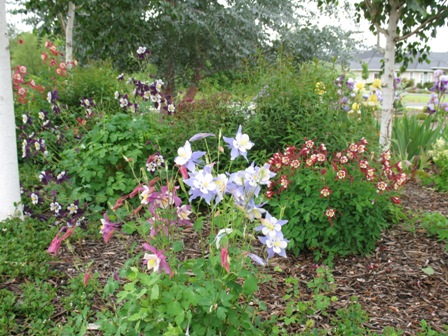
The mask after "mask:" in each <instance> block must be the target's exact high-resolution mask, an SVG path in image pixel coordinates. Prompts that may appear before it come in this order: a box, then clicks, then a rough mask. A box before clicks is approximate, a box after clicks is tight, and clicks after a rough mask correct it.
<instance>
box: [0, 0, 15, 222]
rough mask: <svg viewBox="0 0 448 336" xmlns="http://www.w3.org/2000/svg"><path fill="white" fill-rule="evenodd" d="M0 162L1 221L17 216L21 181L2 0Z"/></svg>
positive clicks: (1, 2)
mask: <svg viewBox="0 0 448 336" xmlns="http://www.w3.org/2000/svg"><path fill="white" fill-rule="evenodd" d="M0 162H1V165H0V181H2V191H1V192H0V221H1V220H4V219H6V218H8V217H10V216H13V215H18V214H19V215H20V213H17V209H16V206H15V203H19V202H20V183H19V166H18V161H17V145H16V126H15V118H14V103H13V95H12V78H11V61H10V55H9V40H8V27H7V24H6V2H5V0H0Z"/></svg>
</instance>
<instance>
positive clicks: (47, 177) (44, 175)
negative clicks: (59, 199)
mask: <svg viewBox="0 0 448 336" xmlns="http://www.w3.org/2000/svg"><path fill="white" fill-rule="evenodd" d="M52 178H53V175H52V174H51V172H50V171H49V170H44V171H43V172H41V173H40V174H39V180H40V181H41V182H42V184H43V185H47V184H48V183H49V182H51V179H52Z"/></svg>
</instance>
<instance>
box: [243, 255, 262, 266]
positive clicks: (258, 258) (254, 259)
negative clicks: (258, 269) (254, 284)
mask: <svg viewBox="0 0 448 336" xmlns="http://www.w3.org/2000/svg"><path fill="white" fill-rule="evenodd" d="M243 254H245V255H247V256H248V257H249V258H251V259H252V260H253V261H254V262H256V263H257V264H258V265H261V266H266V262H265V261H264V260H263V259H262V258H260V257H259V256H257V255H256V254H253V253H244V252H243Z"/></svg>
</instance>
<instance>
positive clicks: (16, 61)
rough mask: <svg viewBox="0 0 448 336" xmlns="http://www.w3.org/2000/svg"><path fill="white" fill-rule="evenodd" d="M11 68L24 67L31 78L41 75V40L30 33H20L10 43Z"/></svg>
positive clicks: (42, 49)
mask: <svg viewBox="0 0 448 336" xmlns="http://www.w3.org/2000/svg"><path fill="white" fill-rule="evenodd" d="M10 48H11V49H10V53H11V66H12V67H13V68H16V67H17V66H19V65H26V67H27V70H28V72H29V73H30V75H32V76H39V75H40V74H41V73H42V60H41V58H40V55H41V53H42V52H43V51H44V48H43V39H42V38H41V37H38V36H37V35H35V34H32V33H22V34H20V35H18V36H17V37H16V38H14V39H13V40H12V41H10Z"/></svg>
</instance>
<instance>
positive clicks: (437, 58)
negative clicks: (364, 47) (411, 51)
mask: <svg viewBox="0 0 448 336" xmlns="http://www.w3.org/2000/svg"><path fill="white" fill-rule="evenodd" d="M383 58H384V54H383V53H382V52H380V51H378V50H368V51H364V52H360V53H358V54H356V55H354V57H353V60H351V61H350V62H349V67H350V69H351V70H355V71H356V70H362V66H361V64H362V63H367V65H368V67H369V70H370V71H380V70H381V60H382V59H383ZM428 59H429V61H430V63H429V64H428V63H426V62H423V63H418V61H417V60H414V61H413V62H412V63H410V64H409V65H408V67H407V71H427V72H431V71H434V70H436V69H448V52H431V53H429V56H428Z"/></svg>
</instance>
